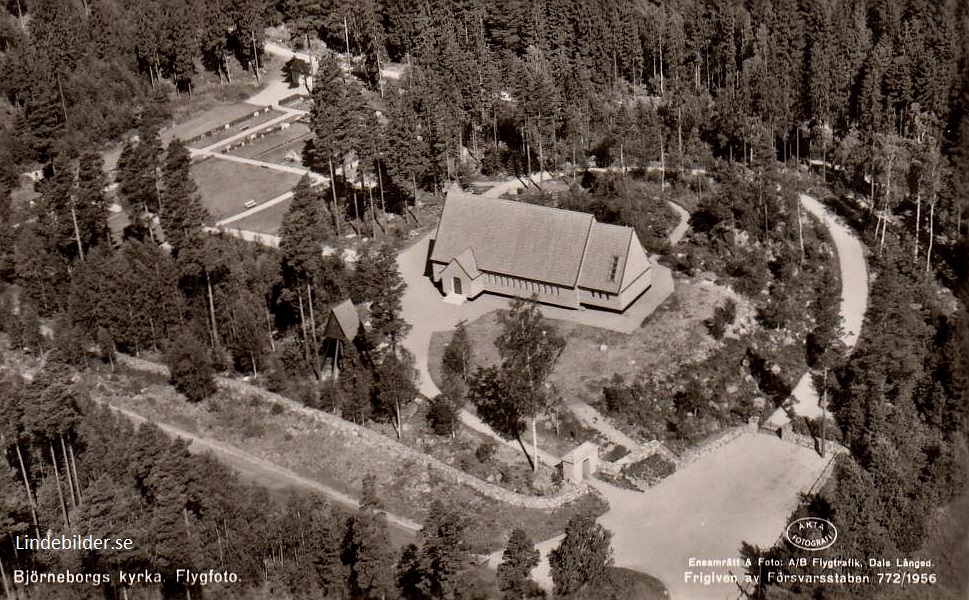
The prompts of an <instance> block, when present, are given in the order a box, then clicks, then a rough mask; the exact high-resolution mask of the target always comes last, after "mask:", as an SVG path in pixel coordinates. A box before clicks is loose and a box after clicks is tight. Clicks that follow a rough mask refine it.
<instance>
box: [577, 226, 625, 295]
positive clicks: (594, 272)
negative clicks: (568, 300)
mask: <svg viewBox="0 0 969 600" xmlns="http://www.w3.org/2000/svg"><path fill="white" fill-rule="evenodd" d="M632 236H633V230H632V229H630V228H629V227H620V226H619V225H607V224H606V223H598V222H597V223H595V224H594V225H593V226H592V232H591V233H590V234H589V245H588V247H587V248H586V251H585V260H584V261H583V262H582V271H581V272H580V273H579V286H580V287H584V288H588V289H590V290H599V291H603V292H609V293H610V294H618V293H619V290H620V288H621V285H622V274H623V272H625V270H626V259H627V258H628V255H629V242H630V240H631V239H632ZM616 259H618V260H616ZM613 260H616V270H615V277H614V278H613V279H609V275H610V272H611V270H612V263H613Z"/></svg>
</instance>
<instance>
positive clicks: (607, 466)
mask: <svg viewBox="0 0 969 600" xmlns="http://www.w3.org/2000/svg"><path fill="white" fill-rule="evenodd" d="M654 454H659V455H660V456H662V457H663V458H665V459H666V460H668V461H670V462H671V463H673V464H674V465H679V464H680V457H679V456H677V455H676V454H674V453H673V451H672V450H670V449H669V448H667V447H666V444H664V443H663V442H661V441H659V440H653V441H651V442H648V443H645V444H642V445H641V446H639V447H638V448H636V449H635V450H633V451H632V452H630V453H629V454H627V455H625V456H623V457H622V458H620V459H619V460H617V461H615V462H609V461H606V460H601V461H599V469H598V470H599V471H602V472H605V473H607V474H609V475H613V476H618V475H619V473H621V472H622V470H623V468H625V467H626V466H628V465H631V464H635V463H638V462H639V461H641V460H645V459H647V458H649V457H650V456H652V455H654Z"/></svg>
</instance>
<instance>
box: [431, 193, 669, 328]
mask: <svg viewBox="0 0 969 600" xmlns="http://www.w3.org/2000/svg"><path fill="white" fill-rule="evenodd" d="M430 263H431V269H430V271H431V276H432V278H433V280H434V281H435V282H436V283H440V285H441V288H442V290H443V291H444V293H445V294H448V295H457V296H464V297H466V298H468V299H472V298H475V297H477V296H478V295H479V294H481V293H484V292H487V293H493V294H501V295H503V296H520V297H523V298H531V297H533V296H535V297H536V298H537V300H538V301H539V302H543V303H545V304H552V305H555V306H562V307H566V308H575V309H577V308H579V307H580V306H589V307H594V308H602V309H608V310H612V311H618V312H621V311H623V310H625V309H626V307H628V306H629V305H630V304H632V303H633V302H634V301H635V300H636V299H637V298H639V296H640V295H642V294H643V292H645V291H646V290H647V289H649V287H650V285H651V275H652V273H651V266H650V262H649V258H648V257H647V255H646V251H645V250H644V249H643V247H642V244H640V242H639V238H638V237H637V236H636V232H635V231H634V230H633V229H632V228H631V227H624V226H619V225H607V224H605V223H599V222H597V221H596V219H595V217H593V216H592V215H590V214H586V213H581V212H575V211H571V210H561V209H558V208H549V207H545V206H538V205H534V204H527V203H524V202H515V201H512V200H499V199H494V198H485V197H482V196H475V195H472V194H465V193H460V192H451V193H449V194H448V196H447V199H446V200H445V204H444V212H443V214H442V215H441V222H440V224H439V225H438V227H437V234H436V236H435V238H434V241H433V246H432V250H431V253H430Z"/></svg>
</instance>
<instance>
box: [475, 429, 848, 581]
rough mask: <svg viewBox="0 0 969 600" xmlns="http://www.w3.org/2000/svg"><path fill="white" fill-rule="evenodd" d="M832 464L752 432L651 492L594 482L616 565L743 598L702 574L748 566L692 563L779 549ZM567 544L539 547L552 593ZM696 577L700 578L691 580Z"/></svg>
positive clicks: (737, 571)
mask: <svg viewBox="0 0 969 600" xmlns="http://www.w3.org/2000/svg"><path fill="white" fill-rule="evenodd" d="M829 459H830V455H829V456H828V458H826V459H825V458H821V457H819V456H818V455H817V453H815V452H813V451H812V450H809V449H807V448H805V447H803V446H798V445H795V444H792V443H790V442H785V441H782V440H781V439H779V438H776V437H774V436H770V435H767V434H761V433H748V434H745V435H741V436H740V437H738V438H737V439H735V440H733V441H731V442H730V443H728V444H726V445H724V446H722V447H720V448H718V449H717V450H716V451H714V452H712V453H710V454H708V455H706V456H704V457H702V458H699V459H697V460H696V461H695V462H693V463H691V464H689V465H686V466H684V467H682V468H681V469H680V470H678V471H677V472H676V473H674V474H673V475H671V476H670V477H667V478H666V479H665V480H663V481H662V482H661V483H660V484H658V485H657V486H655V487H653V488H650V489H649V490H647V491H645V492H633V491H628V490H623V489H619V488H617V487H614V486H612V485H609V484H606V483H602V482H595V484H594V485H595V486H596V487H597V488H598V489H599V491H601V492H602V494H603V496H605V498H606V500H608V502H609V507H610V508H609V512H607V513H606V514H604V515H602V516H601V517H600V518H599V523H601V524H602V525H603V526H604V527H605V528H606V529H608V530H609V531H611V532H612V533H613V538H612V547H613V550H614V556H615V565H616V566H617V567H626V568H629V569H634V570H636V571H640V572H643V573H649V574H650V575H652V576H654V577H656V578H658V579H659V580H660V581H662V582H663V584H664V585H665V586H666V588H667V590H669V593H670V597H671V598H674V599H676V600H714V599H716V600H726V599H729V600H736V598H737V596H738V595H739V589H738V588H737V586H736V584H733V583H714V582H710V584H709V585H707V584H704V583H702V581H703V580H702V576H703V575H714V576H716V575H720V576H729V574H730V573H731V572H732V573H733V574H734V575H736V576H737V577H738V578H740V579H741V580H743V577H744V574H745V572H744V570H743V568H738V567H696V566H694V567H691V566H690V559H691V558H692V559H697V560H703V559H706V560H710V559H725V558H739V557H740V553H739V548H740V544H741V543H742V542H745V541H746V542H749V543H751V544H755V545H758V546H762V547H764V546H770V545H772V544H773V543H774V542H775V541H776V540H777V538H778V536H779V535H780V534H781V533H782V532H783V531H784V527H785V526H786V525H787V518H788V516H789V515H790V513H791V512H792V511H793V510H794V508H795V507H796V506H797V497H798V494H797V492H798V491H801V492H806V491H807V490H808V489H810V487H811V486H812V485H813V484H814V482H815V481H816V480H817V478H818V477H819V476H820V475H821V472H822V471H823V470H824V466H825V465H826V464H827V461H828V460H829ZM560 541H561V537H557V538H553V539H551V540H546V541H544V542H542V543H540V544H538V547H539V550H541V552H542V559H543V560H542V563H541V564H540V565H539V566H538V567H536V569H535V571H533V573H532V576H533V578H534V579H535V580H536V581H538V582H539V583H540V584H541V585H543V587H546V588H547V589H551V585H552V582H551V578H550V576H549V570H548V562H547V556H548V551H549V550H551V549H552V548H555V547H556V546H558V544H559V542H560ZM500 560H501V554H500V553H495V554H493V555H491V556H490V557H489V563H490V564H492V565H493V566H496V565H497V564H498V562H500ZM690 572H692V573H696V574H698V576H699V577H700V579H699V580H698V581H697V582H693V581H692V576H691V577H690V581H686V580H685V578H686V577H687V574H688V573H690Z"/></svg>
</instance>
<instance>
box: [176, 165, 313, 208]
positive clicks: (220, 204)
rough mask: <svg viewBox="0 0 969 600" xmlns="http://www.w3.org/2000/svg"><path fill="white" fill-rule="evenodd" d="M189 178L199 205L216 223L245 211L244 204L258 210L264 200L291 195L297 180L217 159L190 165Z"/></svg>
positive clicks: (298, 177) (282, 173)
mask: <svg viewBox="0 0 969 600" xmlns="http://www.w3.org/2000/svg"><path fill="white" fill-rule="evenodd" d="M192 177H193V179H195V183H196V185H198V189H199V193H200V194H201V196H202V204H204V205H205V208H207V209H208V211H209V213H210V214H211V215H212V216H213V217H215V220H216V221H219V220H222V219H225V218H227V217H230V216H232V215H234V214H237V213H240V212H242V211H243V210H246V204H247V203H249V202H255V203H256V205H257V206H258V205H259V204H262V203H263V202H265V201H267V200H271V199H273V198H276V197H277V196H281V195H283V194H285V193H286V192H289V191H292V189H293V187H295V185H296V182H297V181H299V179H300V176H299V175H298V174H296V173H286V172H282V171H277V170H273V169H270V168H268V167H258V166H255V165H247V164H242V163H238V162H232V161H228V160H220V159H218V158H209V159H206V160H201V161H199V162H196V163H193V164H192Z"/></svg>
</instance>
